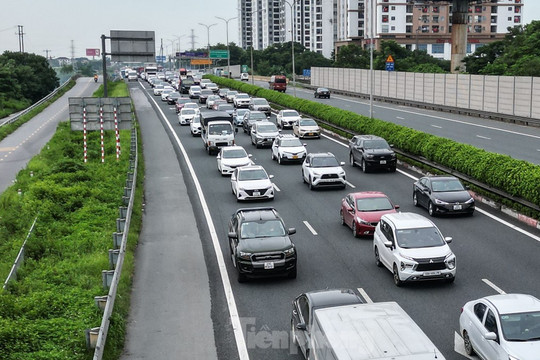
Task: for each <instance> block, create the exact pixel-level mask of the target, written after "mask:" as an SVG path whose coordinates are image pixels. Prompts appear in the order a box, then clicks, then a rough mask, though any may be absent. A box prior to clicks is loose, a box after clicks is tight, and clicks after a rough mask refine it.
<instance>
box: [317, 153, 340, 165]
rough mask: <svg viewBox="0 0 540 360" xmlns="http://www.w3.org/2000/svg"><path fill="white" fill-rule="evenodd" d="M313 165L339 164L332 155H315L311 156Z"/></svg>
mask: <svg viewBox="0 0 540 360" xmlns="http://www.w3.org/2000/svg"><path fill="white" fill-rule="evenodd" d="M312 166H313V167H334V166H339V163H338V161H337V160H336V158H335V157H333V156H315V157H314V158H313V163H312Z"/></svg>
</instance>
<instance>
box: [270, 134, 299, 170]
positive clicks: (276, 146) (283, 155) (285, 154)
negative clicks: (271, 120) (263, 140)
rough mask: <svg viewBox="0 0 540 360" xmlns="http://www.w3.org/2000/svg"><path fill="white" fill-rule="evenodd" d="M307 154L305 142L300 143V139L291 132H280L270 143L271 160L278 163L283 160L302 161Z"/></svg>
mask: <svg viewBox="0 0 540 360" xmlns="http://www.w3.org/2000/svg"><path fill="white" fill-rule="evenodd" d="M306 155H307V151H306V144H302V142H300V139H298V138H297V137H296V136H293V135H291V134H280V135H278V136H277V137H276V138H275V139H274V143H273V144H272V160H276V159H277V162H278V164H282V163H284V162H285V161H290V162H293V161H294V162H303V161H304V159H305V157H306Z"/></svg>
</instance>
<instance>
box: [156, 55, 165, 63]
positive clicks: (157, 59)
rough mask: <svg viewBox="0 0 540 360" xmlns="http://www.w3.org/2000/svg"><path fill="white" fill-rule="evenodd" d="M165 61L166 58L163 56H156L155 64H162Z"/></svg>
mask: <svg viewBox="0 0 540 360" xmlns="http://www.w3.org/2000/svg"><path fill="white" fill-rule="evenodd" d="M165 60H167V57H166V56H165V55H161V56H160V55H158V56H156V62H164V61H165Z"/></svg>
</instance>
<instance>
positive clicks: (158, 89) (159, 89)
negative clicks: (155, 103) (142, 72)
mask: <svg viewBox="0 0 540 360" xmlns="http://www.w3.org/2000/svg"><path fill="white" fill-rule="evenodd" d="M163 88H164V86H163V85H162V84H157V85H156V86H154V96H161V92H162V91H163Z"/></svg>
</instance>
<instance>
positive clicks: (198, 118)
mask: <svg viewBox="0 0 540 360" xmlns="http://www.w3.org/2000/svg"><path fill="white" fill-rule="evenodd" d="M200 122H201V118H200V117H199V116H197V115H196V116H194V117H193V119H192V120H191V123H192V124H198V123H200Z"/></svg>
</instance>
